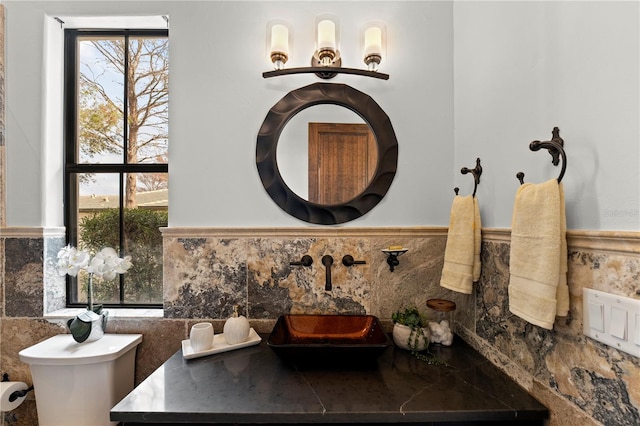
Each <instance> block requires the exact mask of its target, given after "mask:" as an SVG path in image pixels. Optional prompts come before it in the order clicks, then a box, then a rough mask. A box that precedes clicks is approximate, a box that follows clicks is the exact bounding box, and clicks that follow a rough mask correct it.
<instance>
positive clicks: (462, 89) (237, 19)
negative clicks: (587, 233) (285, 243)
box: [6, 1, 640, 230]
mask: <svg viewBox="0 0 640 426" xmlns="http://www.w3.org/2000/svg"><path fill="white" fill-rule="evenodd" d="M6 9H7V148H6V149H7V157H8V161H7V163H8V164H7V174H8V176H7V205H8V211H7V225H8V226H59V225H61V222H62V221H61V214H60V212H61V206H62V203H61V200H60V194H61V189H60V187H59V184H58V182H60V181H61V180H60V179H59V177H60V176H61V175H60V161H61V156H60V151H61V150H60V148H59V140H60V134H61V132H60V129H59V125H57V124H56V123H58V122H59V120H58V117H59V111H60V108H59V99H57V98H59V97H60V90H59V81H60V80H59V78H58V79H56V78H55V75H56V73H59V72H60V66H59V64H56V61H59V59H60V56H59V38H60V35H61V29H60V28H59V26H58V25H57V24H56V23H55V21H53V20H52V19H51V17H52V16H57V15H64V14H67V15H68V14H76V15H91V14H103V15H104V14H106V15H110V14H111V15H113V14H130V15H136V14H138V15H139V14H168V15H169V16H170V20H171V29H170V31H171V36H170V37H171V69H170V73H171V86H170V87H171V111H170V114H171V122H170V140H171V141H170V144H171V146H170V162H171V166H170V175H171V177H170V197H171V207H170V219H169V220H170V226H204V227H208V226H249V227H250V226H298V225H301V224H302V225H304V224H303V223H301V222H299V221H298V220H297V219H294V218H291V217H289V216H287V215H286V214H285V213H283V212H282V211H281V210H280V209H279V208H278V207H277V206H276V205H275V204H274V203H273V202H272V201H271V200H270V199H269V197H268V196H267V194H266V192H265V191H264V189H263V188H262V186H261V184H260V180H259V179H258V175H257V172H256V168H255V139H256V134H257V130H258V128H259V127H260V124H261V123H262V120H263V119H264V116H265V114H266V112H267V111H268V109H269V108H270V107H271V106H272V105H273V104H274V103H275V102H277V101H278V100H279V99H280V98H281V97H282V96H283V95H284V94H285V93H287V92H288V91H290V90H292V89H295V88H298V87H301V86H304V85H307V84H310V83H312V82H314V81H316V78H315V77H313V76H308V75H307V76H289V77H284V78H278V79H263V78H262V77H261V73H262V72H263V71H266V70H269V69H270V64H269V61H268V59H267V54H266V50H267V48H266V43H267V42H266V38H267V37H266V35H267V23H268V22H269V21H270V20H273V19H285V20H287V21H288V22H290V23H291V25H292V26H293V49H292V54H291V59H290V62H289V64H288V65H289V66H292V67H293V66H304V65H306V64H307V63H308V61H309V57H310V55H311V52H312V50H313V34H314V30H313V27H314V20H315V18H316V16H317V15H318V14H320V13H322V12H333V13H335V14H337V15H338V16H339V17H340V25H341V46H340V47H341V51H342V52H343V56H344V58H343V60H344V62H343V63H344V65H345V66H354V67H358V66H360V64H361V58H360V56H361V53H360V51H361V48H360V43H361V41H360V39H359V32H360V31H361V29H362V26H363V25H364V23H365V22H366V21H369V20H371V19H383V20H384V21H385V22H386V25H387V29H388V42H387V57H386V58H385V59H383V63H382V66H381V71H384V72H387V73H389V74H390V75H391V78H390V80H389V81H387V82H384V81H379V80H373V79H366V78H362V77H354V76H339V77H337V78H336V79H334V80H333V81H334V82H340V83H346V84H349V85H351V86H353V87H355V88H356V89H358V90H361V91H363V92H365V93H368V94H369V95H370V96H372V97H373V98H374V99H375V100H376V101H377V102H378V103H379V104H380V105H381V107H382V108H383V109H385V111H386V112H387V113H388V114H389V116H390V117H391V120H392V123H393V125H394V128H395V130H396V134H397V136H398V142H399V147H400V154H399V164H398V174H397V175H396V179H395V181H394V183H393V185H392V187H391V188H390V191H389V193H388V195H387V197H386V198H385V199H384V200H383V201H382V202H381V204H380V205H379V206H378V207H376V208H375V209H374V210H373V211H371V212H370V213H369V214H367V215H366V216H365V217H363V218H361V219H359V220H356V221H354V222H351V223H349V224H347V225H345V226H347V227H350V226H422V225H436V226H438V225H447V224H448V215H449V208H450V204H451V198H452V196H453V192H452V188H453V186H460V187H461V192H462V193H463V194H465V193H469V192H470V191H471V188H472V179H471V178H470V177H469V176H462V175H461V174H460V173H459V170H460V168H461V167H462V166H473V165H474V161H475V158H476V157H481V158H482V161H483V165H484V171H485V174H484V175H483V178H482V183H481V185H480V190H479V193H478V194H479V199H480V203H481V205H482V214H483V219H484V223H483V225H484V226H486V227H509V226H510V215H511V211H512V206H513V196H514V194H515V191H516V189H517V181H516V179H515V177H514V175H515V173H516V172H517V171H520V170H522V171H524V172H525V173H526V174H527V181H533V182H535V181H542V180H546V179H549V178H551V177H553V176H555V175H556V174H557V170H556V169H553V167H552V166H550V165H549V164H547V163H548V156H547V155H546V154H544V153H532V152H530V151H529V150H528V143H529V142H530V141H531V140H533V139H545V138H548V137H549V136H550V132H551V129H552V128H553V126H559V127H560V128H561V135H562V136H563V137H564V138H565V140H566V141H567V151H568V155H569V168H568V171H567V177H566V180H565V184H566V193H567V216H568V219H569V220H568V226H569V228H572V229H594V230H600V229H611V230H636V229H638V228H639V227H640V218H639V216H640V215H639V213H638V205H639V200H640V190H639V185H640V183H639V179H638V169H639V167H638V166H639V164H638V163H639V160H638V157H639V155H638V143H637V141H638V139H639V130H638V111H639V108H638V93H639V89H638V79H637V76H638V62H639V61H638V50H639V49H638V28H639V24H638V4H637V3H635V2H620V3H614V2H495V3H493V2H431V1H425V2H421V1H417V2H413V1H412V2H244V1H243V2H217V1H198V2H182V1H181V2H177V1H176V2H155V1H145V2H135V1H126V2H106V1H94V2H55V1H48V2H30V1H20V2H17V1H8V2H6ZM454 40H455V42H454ZM43 46H44V48H43ZM43 50H44V51H46V52H47V54H45V52H44V51H43ZM45 58H46V60H45ZM43 71H46V76H47V77H46V79H45V78H43ZM56 126H57V127H56ZM256 212H259V214H256Z"/></svg>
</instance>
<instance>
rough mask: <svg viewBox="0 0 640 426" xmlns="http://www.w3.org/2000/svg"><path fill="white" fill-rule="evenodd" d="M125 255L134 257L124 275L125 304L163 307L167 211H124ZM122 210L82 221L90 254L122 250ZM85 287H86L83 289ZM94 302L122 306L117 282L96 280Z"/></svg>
mask: <svg viewBox="0 0 640 426" xmlns="http://www.w3.org/2000/svg"><path fill="white" fill-rule="evenodd" d="M123 212H124V229H123V233H124V235H125V240H124V247H123V249H124V254H125V255H129V256H131V260H132V262H133V266H132V267H131V269H129V271H127V273H126V274H124V275H123V277H124V280H125V284H124V292H125V295H124V299H125V300H124V302H125V303H162V234H161V233H160V228H161V227H165V226H167V218H168V213H167V211H166V210H165V211H160V210H146V209H128V208H125V209H123ZM119 228H120V210H119V209H106V210H103V211H100V212H97V213H93V214H91V215H89V216H85V217H83V218H82V219H81V220H80V240H81V245H82V246H83V247H85V248H88V249H90V250H91V251H95V252H97V251H99V250H100V249H102V248H103V247H114V248H115V249H116V250H120V248H121V247H120V241H119V239H120V238H119ZM83 287H86V283H85V284H84V285H83ZM93 287H94V288H93V292H94V298H95V301H96V302H98V303H119V301H120V296H119V281H118V278H117V279H115V280H111V281H99V282H96V280H95V279H94V286H93Z"/></svg>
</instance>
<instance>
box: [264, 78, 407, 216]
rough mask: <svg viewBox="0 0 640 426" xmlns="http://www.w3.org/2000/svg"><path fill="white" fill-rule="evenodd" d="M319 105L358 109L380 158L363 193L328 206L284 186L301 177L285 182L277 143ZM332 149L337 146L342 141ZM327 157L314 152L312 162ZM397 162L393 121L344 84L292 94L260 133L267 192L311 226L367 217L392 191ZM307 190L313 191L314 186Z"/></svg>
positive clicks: (375, 159) (326, 190)
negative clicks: (301, 115)
mask: <svg viewBox="0 0 640 426" xmlns="http://www.w3.org/2000/svg"><path fill="white" fill-rule="evenodd" d="M316 105H337V106H340V107H343V108H346V109H348V110H350V111H353V112H354V113H355V114H356V115H357V116H359V117H360V118H362V120H364V124H367V128H368V129H370V133H371V135H372V136H371V140H372V141H374V147H373V148H372V149H369V151H370V152H372V153H375V156H373V157H372V158H373V159H372V163H371V164H370V165H368V166H367V169H368V170H370V172H368V173H370V175H369V176H367V177H366V178H365V182H366V185H363V186H364V188H363V189H362V190H361V191H360V190H359V188H358V189H356V190H355V191H356V192H355V195H353V194H352V195H350V196H349V195H347V196H346V198H344V199H339V200H338V201H332V202H329V203H325V202H322V201H310V200H311V199H312V198H313V196H312V195H311V194H308V196H307V198H309V199H305V198H303V197H301V196H300V195H299V194H297V193H296V191H299V192H303V191H302V190H296V191H294V190H292V189H291V187H290V186H288V185H287V183H285V182H289V180H291V181H292V182H293V181H296V180H297V178H296V177H292V178H291V179H289V180H285V179H283V176H282V174H281V172H280V166H279V164H278V154H277V151H278V143H279V139H280V137H281V135H282V133H283V130H284V129H285V126H287V123H289V121H290V120H291V119H292V118H293V117H294V116H296V115H297V114H298V113H300V112H301V111H303V110H306V109H307V108H310V107H312V106H316ZM302 121H303V122H304V123H306V124H308V126H309V127H310V126H311V123H317V122H318V121H316V119H315V118H313V119H311V118H306V119H303V120H302ZM324 124H336V123H335V122H330V123H324ZM349 124H363V123H349ZM287 127H288V126H287ZM307 139H310V137H306V138H305V139H304V140H302V142H300V143H303V144H308V141H307ZM294 143H295V142H294ZM329 145H330V146H338V145H340V142H336V143H335V144H333V145H332V144H329ZM308 146H309V145H308ZM330 149H331V148H330ZM342 151H344V149H343V150H342ZM323 152H324V151H323ZM324 157H325V155H318V153H317V152H316V153H313V152H309V153H308V158H307V164H309V163H311V162H314V161H317V160H318V159H320V158H324ZM336 161H337V162H336V163H335V164H338V165H339V164H341V163H340V161H342V160H341V159H339V158H338V159H337V160H336ZM397 163H398V142H397V140H396V135H395V132H394V130H393V127H392V125H391V121H390V120H389V117H388V116H387V115H386V114H385V112H384V111H383V110H382V109H381V108H380V106H379V105H378V104H377V103H376V102H375V101H374V100H373V99H372V98H371V97H369V96H368V95H366V94H365V93H362V92H360V91H358V90H356V89H354V88H352V87H350V86H347V85H344V84H331V83H315V84H311V85H309V86H305V87H302V88H300V89H296V90H293V91H291V92H289V93H288V94H287V95H286V96H285V97H283V98H282V99H281V100H280V101H278V102H277V103H276V104H275V105H274V106H273V108H271V110H269V113H268V114H267V116H266V118H265V120H264V122H263V123H262V126H261V127H260V131H259V132H258V140H257V145H256V165H257V168H258V173H259V175H260V179H261V180H262V184H263V186H264V188H265V190H266V191H267V193H268V194H269V196H270V197H271V198H272V199H273V200H274V201H275V203H276V204H277V205H278V206H279V207H280V208H282V209H283V210H284V211H286V212H287V213H289V214H290V215H292V216H294V217H296V218H298V219H301V220H304V221H306V222H309V223H315V224H322V225H333V224H338V223H344V222H348V221H350V220H353V219H357V218H359V217H360V216H362V215H363V214H365V213H367V212H368V211H369V210H371V209H372V208H373V207H375V206H376V205H377V204H378V203H379V202H380V200H382V198H383V197H384V196H385V194H386V193H387V191H388V189H389V187H390V186H391V182H392V181H393V178H394V176H395V173H396V168H397ZM342 164H350V163H342ZM349 167H350V166H344V167H342V168H343V169H344V168H349ZM338 168H340V166H338ZM338 171H339V170H338ZM303 173H304V172H303ZM309 176H310V175H309ZM292 185H293V183H292ZM307 186H308V187H309V188H311V187H313V186H314V185H311V184H308V185H307ZM316 186H317V185H316ZM320 186H321V185H320ZM320 189H321V192H324V193H329V194H331V193H333V192H335V191H336V188H320ZM318 200H322V198H319V199H318Z"/></svg>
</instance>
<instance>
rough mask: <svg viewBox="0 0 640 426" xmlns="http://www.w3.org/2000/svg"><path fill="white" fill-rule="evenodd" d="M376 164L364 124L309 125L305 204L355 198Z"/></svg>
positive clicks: (372, 141)
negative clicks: (307, 188) (306, 196)
mask: <svg viewBox="0 0 640 426" xmlns="http://www.w3.org/2000/svg"><path fill="white" fill-rule="evenodd" d="M377 164H378V149H377V144H376V140H375V137H374V135H373V133H372V132H371V129H370V128H369V126H368V125H367V124H346V123H309V194H308V196H309V201H311V202H312V203H318V204H325V205H332V204H342V203H345V202H347V201H349V200H351V199H353V198H354V197H356V196H357V195H359V194H360V193H361V192H362V191H363V190H364V189H365V188H366V187H367V186H368V185H369V182H370V181H371V179H372V177H373V175H374V173H375V171H376V170H375V169H376V165H377Z"/></svg>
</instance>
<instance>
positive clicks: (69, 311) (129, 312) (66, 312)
mask: <svg viewBox="0 0 640 426" xmlns="http://www.w3.org/2000/svg"><path fill="white" fill-rule="evenodd" d="M83 311H85V308H65V309H58V310H57V311H53V312H48V313H46V314H44V317H45V318H47V319H58V318H63V319H64V318H72V317H75V316H76V315H78V314H80V313H81V312H83ZM105 311H109V318H163V317H164V311H163V310H162V309H144V308H143V309H133V308H105Z"/></svg>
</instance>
